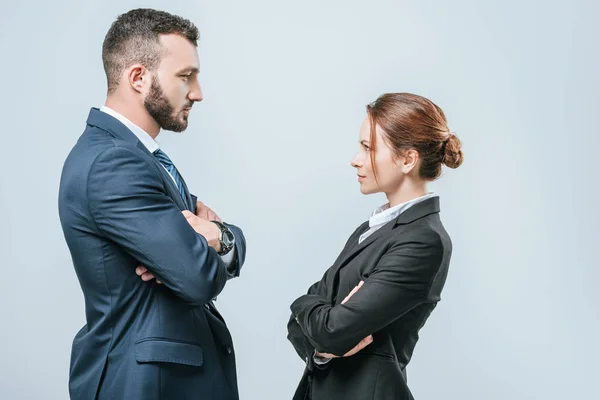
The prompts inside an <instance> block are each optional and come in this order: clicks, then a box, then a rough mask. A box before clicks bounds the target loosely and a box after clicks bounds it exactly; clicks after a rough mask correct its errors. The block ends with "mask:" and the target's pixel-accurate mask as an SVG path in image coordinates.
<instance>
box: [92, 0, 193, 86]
mask: <svg viewBox="0 0 600 400" xmlns="http://www.w3.org/2000/svg"><path fill="white" fill-rule="evenodd" d="M161 34H179V35H181V36H183V37H185V38H187V39H188V40H189V41H190V42H191V43H193V44H194V46H197V45H198V28H197V27H196V26H195V25H194V24H193V23H192V22H191V21H189V20H187V19H184V18H182V17H179V16H177V15H173V14H169V13H167V12H165V11H158V10H153V9H149V8H138V9H135V10H131V11H129V12H127V13H125V14H121V15H119V17H118V18H117V20H116V21H115V22H113V24H112V25H111V27H110V29H109V30H108V32H107V34H106V37H105V38H104V43H103V44H102V63H103V64H104V72H105V73H106V80H107V83H108V93H111V92H113V91H114V90H115V89H116V88H117V86H118V85H119V80H120V78H121V74H122V72H123V69H125V68H127V67H128V66H130V65H133V64H138V63H139V64H142V65H143V66H145V67H146V68H148V69H149V70H155V69H156V67H157V66H158V64H159V63H160V61H161V60H162V57H163V54H164V49H163V48H162V47H161V45H160V43H159V35H161Z"/></svg>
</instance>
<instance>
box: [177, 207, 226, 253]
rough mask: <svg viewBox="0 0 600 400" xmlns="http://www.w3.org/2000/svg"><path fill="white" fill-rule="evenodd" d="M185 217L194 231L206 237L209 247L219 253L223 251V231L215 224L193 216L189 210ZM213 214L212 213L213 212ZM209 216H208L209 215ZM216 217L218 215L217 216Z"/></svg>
mask: <svg viewBox="0 0 600 400" xmlns="http://www.w3.org/2000/svg"><path fill="white" fill-rule="evenodd" d="M182 212H183V216H184V217H185V219H186V220H187V222H188V223H189V224H190V225H191V226H192V228H194V230H195V231H196V232H197V233H199V234H200V235H202V236H204V238H205V239H206V241H207V242H208V245H209V246H210V247H212V248H213V249H215V250H216V251H217V253H218V252H220V251H221V240H220V239H221V230H220V229H219V227H218V226H217V224H215V223H214V222H210V221H208V220H206V219H203V218H200V217H198V216H196V215H194V214H192V213H191V212H190V211H188V210H184V211H182ZM211 212H212V211H211ZM207 215H208V214H207ZM215 215H216V214H215Z"/></svg>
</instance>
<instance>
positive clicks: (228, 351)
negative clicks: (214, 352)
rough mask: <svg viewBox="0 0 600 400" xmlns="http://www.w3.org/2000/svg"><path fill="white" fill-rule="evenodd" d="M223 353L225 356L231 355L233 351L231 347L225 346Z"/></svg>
mask: <svg viewBox="0 0 600 400" xmlns="http://www.w3.org/2000/svg"><path fill="white" fill-rule="evenodd" d="M225 352H226V353H227V354H231V353H233V349H232V348H231V346H225Z"/></svg>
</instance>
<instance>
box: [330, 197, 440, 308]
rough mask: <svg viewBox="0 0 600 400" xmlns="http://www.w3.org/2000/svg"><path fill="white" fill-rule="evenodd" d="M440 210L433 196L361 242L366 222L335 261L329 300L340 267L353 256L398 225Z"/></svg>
mask: <svg viewBox="0 0 600 400" xmlns="http://www.w3.org/2000/svg"><path fill="white" fill-rule="evenodd" d="M439 211H440V202H439V197H432V198H430V199H427V200H425V201H422V202H421V203H417V204H415V205H414V206H412V207H410V208H409V209H408V210H406V211H405V212H403V213H402V214H400V215H399V216H398V217H397V218H396V219H395V220H391V221H390V222H388V223H387V224H385V225H384V226H382V227H381V228H379V229H378V230H377V231H375V233H373V234H371V235H370V236H369V237H367V238H366V239H365V240H363V241H362V242H361V243H360V244H359V243H358V239H359V237H360V235H362V234H363V233H365V232H366V231H367V229H368V226H369V224H368V221H367V222H366V223H365V224H364V225H365V226H364V228H363V229H358V231H357V234H356V235H354V237H353V238H351V243H349V245H348V246H347V248H345V249H344V250H342V253H341V254H340V255H339V257H338V259H337V260H336V261H335V263H334V267H333V274H334V275H333V279H329V282H330V284H331V287H329V290H328V295H329V300H330V301H333V299H334V298H335V295H336V293H337V283H338V278H339V272H340V269H342V268H343V267H344V266H345V265H346V264H347V263H348V262H349V261H350V260H351V259H352V258H354V257H355V256H356V255H357V254H359V253H360V252H362V251H363V250H364V249H366V248H367V247H369V246H370V245H371V244H373V243H375V242H376V241H377V240H378V239H380V238H382V237H385V236H387V235H388V234H389V233H390V232H392V230H393V229H394V228H395V227H396V226H398V225H406V224H410V223H412V222H414V221H416V220H417V219H420V218H423V217H425V216H427V215H430V214H433V213H437V212H439Z"/></svg>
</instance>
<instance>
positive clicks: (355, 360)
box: [288, 93, 463, 400]
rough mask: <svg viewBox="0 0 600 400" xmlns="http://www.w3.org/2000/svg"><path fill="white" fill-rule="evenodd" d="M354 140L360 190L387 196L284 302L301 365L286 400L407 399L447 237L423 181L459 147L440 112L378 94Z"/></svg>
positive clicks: (440, 278) (451, 161) (452, 161)
mask: <svg viewBox="0 0 600 400" xmlns="http://www.w3.org/2000/svg"><path fill="white" fill-rule="evenodd" d="M359 144H360V150H359V151H358V153H357V154H356V156H355V157H354V159H353V160H352V166H353V167H354V168H356V170H357V174H358V181H359V183H360V190H361V192H362V193H363V194H371V193H378V192H383V193H385V195H386V197H387V201H388V202H387V204H385V205H384V206H382V207H379V208H377V209H376V210H375V211H374V212H373V213H372V215H371V218H370V219H369V220H368V221H366V222H365V223H363V224H362V225H361V226H359V227H358V229H356V231H354V233H353V234H352V235H351V236H350V238H349V239H348V242H347V243H346V246H345V247H344V249H343V250H342V252H341V253H340V255H339V256H338V258H337V260H336V261H335V263H334V264H333V266H332V267H331V268H329V270H327V272H325V275H324V276H323V278H322V279H321V280H320V281H319V282H317V283H315V284H314V285H313V286H311V287H310V289H309V290H308V294H306V295H304V296H301V297H299V298H298V299H297V300H296V301H294V302H293V303H292V305H291V307H290V308H291V310H292V317H291V318H290V321H289V323H288V339H289V340H290V341H291V342H292V344H293V345H294V347H295V349H296V352H297V353H298V355H300V357H302V359H303V360H305V361H306V364H307V366H306V369H305V372H304V375H303V377H302V380H301V383H300V385H299V387H298V389H297V390H296V394H295V396H294V399H313V400H336V399H343V400H355V399H356V400H363V399H382V400H383V399H385V400H391V399H394V400H395V399H412V398H413V397H412V395H411V393H410V390H409V389H408V387H407V385H406V375H405V372H404V370H405V367H406V365H407V364H408V362H409V361H410V358H411V355H412V353H413V350H414V347H415V344H416V342H417V339H418V331H419V329H421V327H422V326H423V325H424V324H425V321H426V320H427V317H428V316H429V314H430V313H431V312H432V311H433V309H434V308H435V306H436V304H437V302H438V301H439V300H440V294H441V292H442V288H443V286H444V282H445V280H446V275H447V273H448V265H449V263H450V255H451V252H452V244H451V241H450V237H449V236H448V234H447V233H446V231H445V229H444V227H443V225H442V223H441V221H440V217H439V211H440V209H439V199H438V196H437V195H436V194H434V193H429V192H428V191H427V183H428V182H429V181H433V180H435V179H437V178H438V177H439V176H440V175H441V172H442V164H445V165H446V166H448V167H450V168H457V167H458V166H460V164H461V163H462V160H463V153H462V151H461V142H460V140H459V139H458V138H457V137H456V136H455V135H454V134H452V133H450V131H449V130H448V126H447V122H446V117H445V115H444V113H443V112H442V110H441V109H440V108H439V107H438V106H436V105H435V104H433V103H432V102H431V101H429V100H427V99H425V98H423V97H421V96H416V95H413V94H407V93H391V94H384V95H382V96H381V97H379V98H378V99H377V100H376V101H375V102H374V103H372V104H370V105H368V106H367V116H366V118H365V120H364V122H363V124H362V127H361V129H360V137H359Z"/></svg>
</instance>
